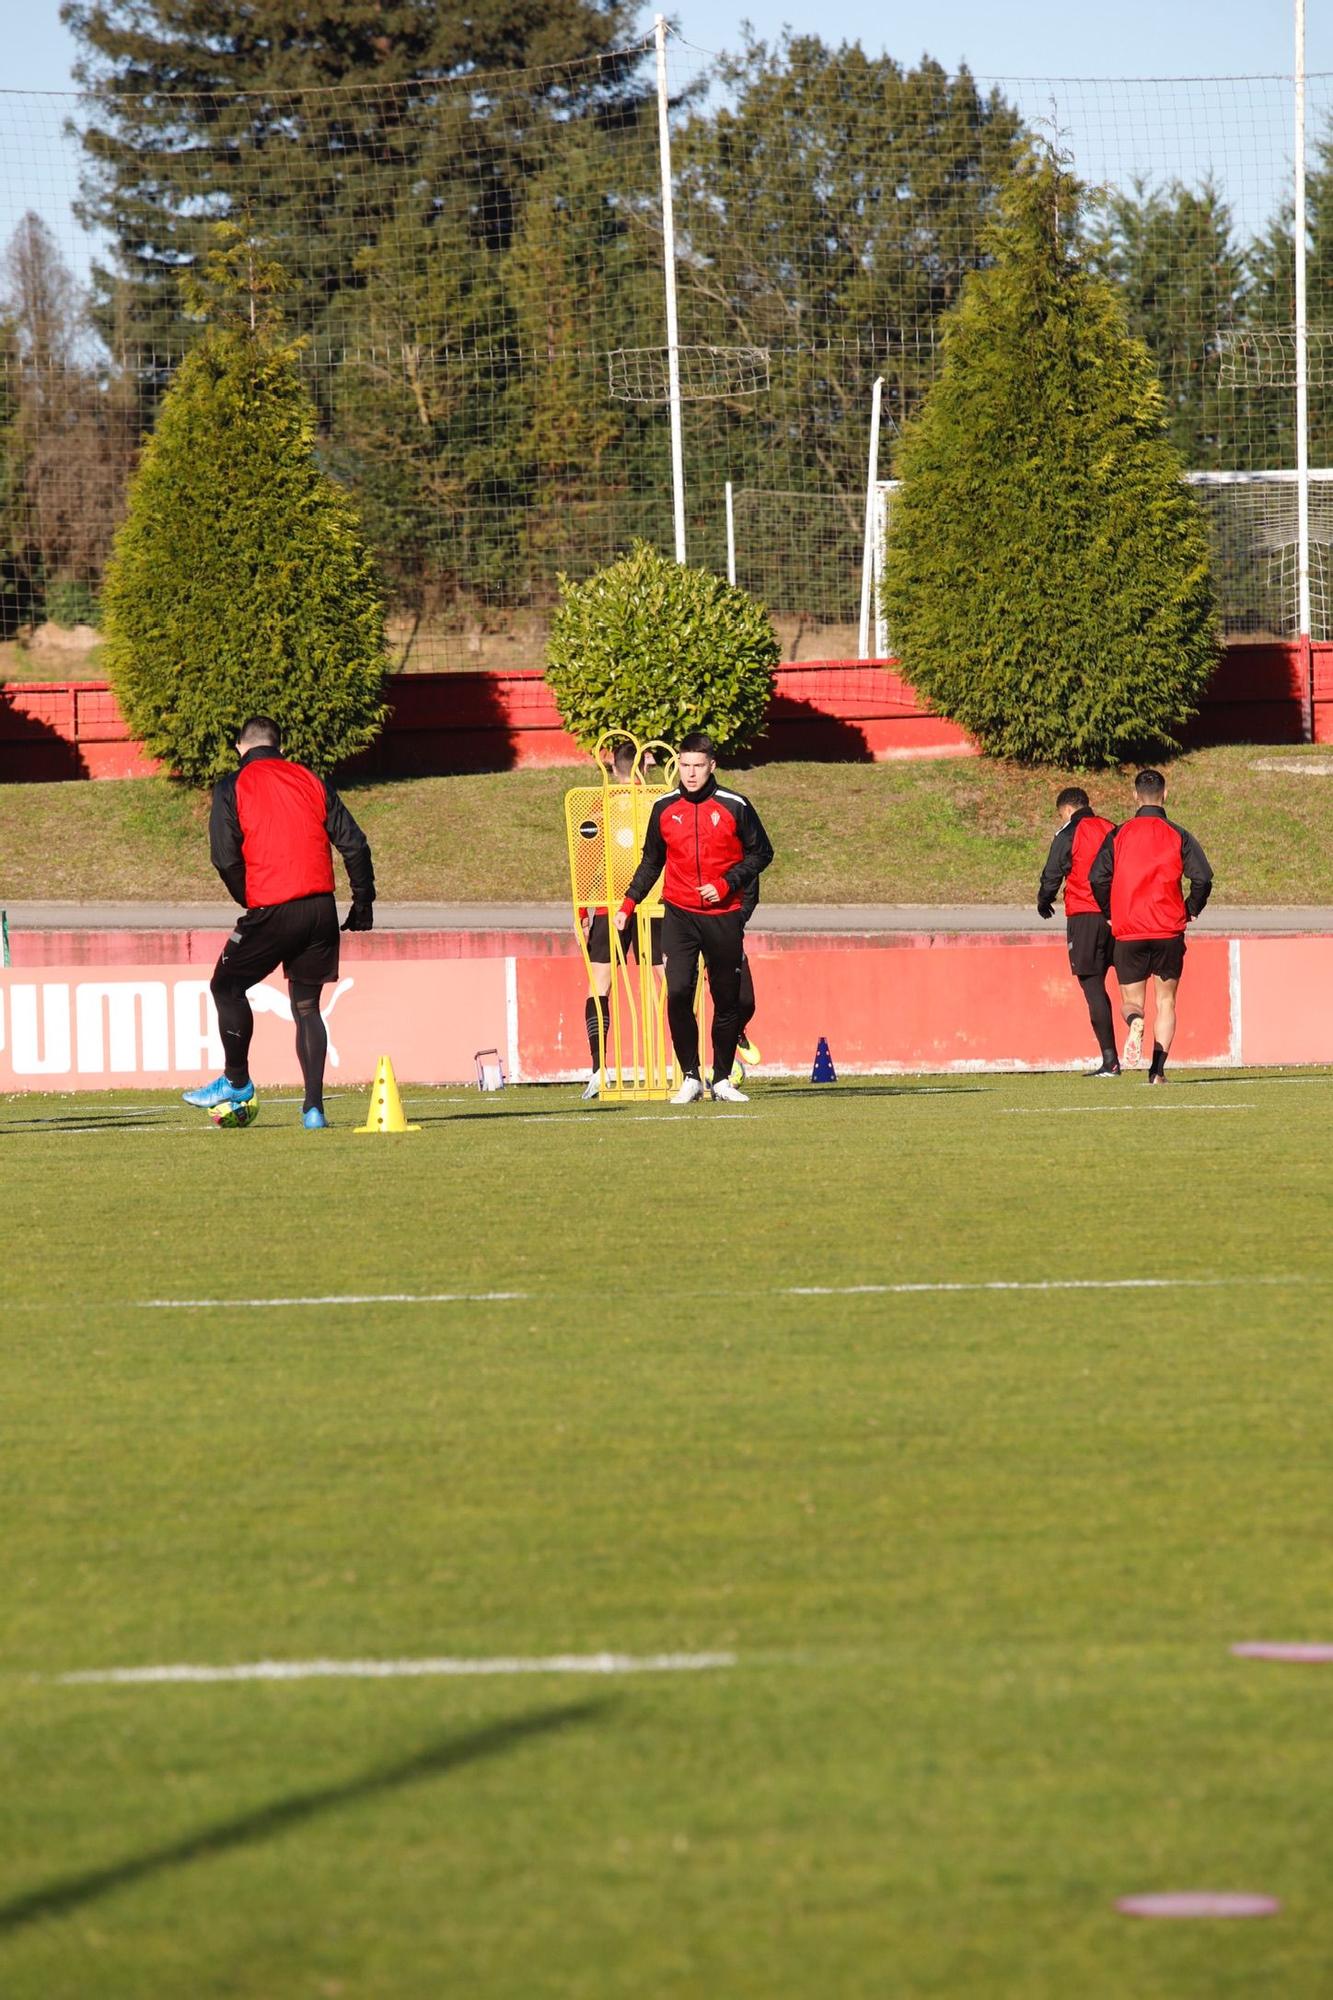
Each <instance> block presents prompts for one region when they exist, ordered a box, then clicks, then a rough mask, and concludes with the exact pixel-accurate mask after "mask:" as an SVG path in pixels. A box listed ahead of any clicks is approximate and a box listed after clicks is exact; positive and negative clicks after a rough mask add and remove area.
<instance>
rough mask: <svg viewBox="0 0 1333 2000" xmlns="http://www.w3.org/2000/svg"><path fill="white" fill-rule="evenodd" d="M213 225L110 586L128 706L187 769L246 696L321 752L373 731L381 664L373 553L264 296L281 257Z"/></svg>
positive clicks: (314, 759) (320, 759) (220, 743)
mask: <svg viewBox="0 0 1333 2000" xmlns="http://www.w3.org/2000/svg"><path fill="white" fill-rule="evenodd" d="M219 230H220V232H221V241H220V243H219V247H218V249H217V251H216V253H215V254H214V255H213V256H211V257H210V258H209V259H208V260H207V262H206V266H205V272H204V275H203V277H202V278H201V279H197V280H196V281H195V285H194V287H192V292H191V302H192V304H193V306H194V308H195V310H196V311H197V312H198V313H199V315H200V316H201V317H203V318H205V319H206V320H207V321H208V322H209V324H208V326H207V329H206V331H205V333H204V335H203V337H202V339H201V340H200V341H199V343H198V344H197V345H196V346H195V347H194V348H193V349H192V350H191V352H190V354H189V355H187V357H186V359H185V361H184V362H183V363H182V364H181V367H180V368H179V370H178V371H177V374H176V377H175V379H174V381H173V382H172V385H171V387H170V389H169V390H168V392H167V394H166V396H165V398H164V399H163V402H162V407H161V410H160V412H159V416H158V421H157V426H156V429H155V430H154V433H153V435H152V437H151V438H150V440H149V442H148V444H147V446H146V447H145V449H144V453H143V457H142V460H141V462H140V465H139V469H138V471H137V473H136V474H135V477H134V480H133V483H132V485H131V489H130V498H129V512H128V515H127V517H126V520H125V522H124V524H123V525H122V527H121V529H120V531H119V533H118V535H117V537H116V545H115V549H114V552H113V555H112V560H111V563H110V565H109V567H108V571H107V578H106V585H105V592H104V603H105V613H106V618H105V629H106V635H107V647H106V658H107V665H108V667H109V669H110V673H111V678H112V681H113V683H114V685H115V688H116V692H117V694H118V696H119V698H120V701H121V705H122V708H123V710H124V713H125V716H126V719H127V721H128V722H129V724H130V727H131V728H132V729H133V730H134V731H135V733H136V734H137V735H138V736H139V737H140V738H141V739H142V740H143V741H144V742H145V743H146V744H147V746H148V748H149V749H150V750H151V751H152V752H153V753H154V754H155V755H157V756H159V757H161V758H162V759H164V761H165V762H167V763H168V764H169V765H170V766H171V767H172V768H173V769H174V770H177V771H179V772H180V773H181V774H182V775H183V776H184V777H186V778H189V779H191V780H193V781H195V782H197V783H203V782H206V781H207V780H208V779H210V778H214V777H216V776H218V775H219V774H220V773H221V772H223V771H225V770H228V769H230V768H231V766H232V763H233V761H234V758H233V752H232V744H233V742H234V739H235V732H236V728H237V726H238V724H239V723H240V722H241V721H242V720H243V719H244V717H245V716H246V715H247V714H249V713H252V712H254V711H262V712H264V713H266V714H269V715H272V716H274V717H275V718H276V720H277V721H278V722H279V723H280V724H281V725H282V731H283V738H284V741H285V743H286V744H287V746H288V747H289V748H290V750H291V752H292V754H293V755H294V756H296V757H299V758H301V759H302V760H303V761H304V762H307V763H309V764H312V765H314V766H315V768H316V769H318V770H325V771H326V770H329V769H330V768H331V767H332V766H333V765H334V764H336V763H337V762H338V761H339V759H341V758H343V757H346V756H349V755H350V754H352V752H354V751H356V750H359V749H362V748H363V747H364V746H365V745H366V744H368V743H369V742H370V741H371V740H372V739H373V737H374V736H375V733H376V731H377V729H378V727H379V723H380V721H381V719H382V715H383V710H382V707H381V701H380V694H381V681H382V676H383V672H384V667H385V654H384V622H383V610H382V606H381V604H380V601H379V593H378V588H377V583H376V578H375V573H374V566H373V564H372V562H371V559H370V557H369V555H368V553H367V550H366V548H365V545H364V542H363V540H362V536H361V532H360V526H359V523H358V521H357V518H356V513H355V510H354V508H353V507H352V505H351V503H350V501H349V500H348V498H347V496H346V494H345V493H344V492H342V491H341V490H340V488H338V487H337V486H335V485H334V484H333V482H332V481H331V480H330V479H329V477H328V475H327V474H326V473H325V472H324V471H323V470H322V468H321V467H320V465H319V464H318V462H317V459H316V456H315V449H314V444H315V411H314V406H313V404H312V402H311V400H310V398H309V396H308V395H307V393H306V392H305V390H304V389H303V387H302V384H301V380H300V377H299V375H298V373H297V370H296V365H295V360H296V357H295V353H294V351H293V347H292V344H291V342H290V341H289V340H288V339H286V338H285V337H284V336H283V334H282V331H281V327H280V323H279V315H278V310H277V307H276V303H275V293H276V292H277V290H278V289H280V286H281V272H280V270H279V268H278V267H276V266H274V265H273V264H272V262H271V261H270V260H268V259H267V258H265V257H264V255H263V254H262V251H261V250H260V249H259V246H257V245H256V244H255V243H254V242H253V241H252V240H247V239H245V238H244V237H242V236H241V234H240V232H239V231H236V230H234V229H231V228H230V227H229V226H228V225H225V224H223V225H219Z"/></svg>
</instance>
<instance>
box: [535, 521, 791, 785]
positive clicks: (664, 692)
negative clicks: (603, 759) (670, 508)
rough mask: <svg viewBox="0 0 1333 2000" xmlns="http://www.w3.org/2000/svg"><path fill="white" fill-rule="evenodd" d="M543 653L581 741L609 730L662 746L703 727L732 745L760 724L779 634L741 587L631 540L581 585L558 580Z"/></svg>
mask: <svg viewBox="0 0 1333 2000" xmlns="http://www.w3.org/2000/svg"><path fill="white" fill-rule="evenodd" d="M546 660H547V664H546V679H547V682H548V683H549V685H550V688H551V691H552V693H553V694H554V696H555V699H556V705H557V706H558V708H559V710H560V717H561V720H562V721H563V723H564V725H565V727H566V729H567V730H568V731H569V733H570V735H571V736H573V737H574V738H575V739H576V740H577V741H578V742H579V743H581V744H582V745H583V746H584V748H585V749H591V748H592V747H593V745H594V744H595V743H596V741H597V739H598V737H599V736H601V735H603V734H604V733H605V732H606V731H607V730H609V729H627V730H630V731H631V732H632V733H633V734H634V735H635V736H637V737H638V738H639V740H640V742H646V741H648V740H649V739H651V738H661V739H662V741H664V742H667V743H677V742H679V740H680V738H681V737H682V736H684V735H686V734H687V733H688V731H690V730H691V729H706V730H707V731H708V733H709V735H710V736H711V737H713V739H714V740H715V742H716V743H717V746H718V749H719V751H723V752H734V751H736V750H740V749H743V748H744V747H745V745H746V744H748V743H751V742H753V740H754V738H755V737H756V736H758V735H759V734H761V732H762V730H763V727H764V718H765V716H766V715H767V713H768V704H769V700H770V697H771V695H772V692H773V668H774V667H775V666H776V665H777V660H778V642H777V637H776V635H775V633H774V631H773V627H772V625H771V624H770V622H769V618H768V613H767V612H766V611H765V610H764V609H763V607H762V605H759V604H756V603H755V601H754V599H753V598H752V597H751V596H749V595H748V593H747V592H745V591H743V590H738V589H736V588H735V586H734V585H732V584H729V583H726V582H724V580H723V579H722V578H721V577H717V576H714V575H713V573H712V572H711V570H706V569H688V568H686V567H685V566H684V565H683V564H680V563H676V562H671V561H669V560H668V558H667V557H666V556H663V555H659V554H658V552H657V550H656V549H654V548H653V547H652V546H651V544H649V543H648V542H636V543H635V544H634V546H633V548H632V549H631V550H630V552H629V554H628V555H627V556H622V557H620V559H619V560H618V561H617V562H613V563H611V564H609V565H608V566H607V568H606V569H602V570H598V572H597V574H596V575H595V576H590V577H589V578H588V580H587V582H586V583H571V582H570V581H569V578H568V577H565V576H562V577H561V579H560V607H559V609H558V611H557V612H556V615H555V619H554V621H553V624H552V627H551V637H550V641H549V644H548V646H547V654H546Z"/></svg>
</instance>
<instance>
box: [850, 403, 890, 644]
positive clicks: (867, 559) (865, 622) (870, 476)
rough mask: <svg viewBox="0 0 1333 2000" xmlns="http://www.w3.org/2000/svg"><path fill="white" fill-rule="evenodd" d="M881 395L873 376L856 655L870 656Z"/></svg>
mask: <svg viewBox="0 0 1333 2000" xmlns="http://www.w3.org/2000/svg"><path fill="white" fill-rule="evenodd" d="M883 397H884V377H883V376H882V375H877V376H876V377H875V387H874V390H873V392H872V394H871V398H870V464H869V468H868V470H867V472H866V530H865V543H864V546H863V548H862V551H861V631H860V636H859V639H858V642H857V643H858V657H859V658H861V659H863V660H868V659H869V658H870V599H871V597H872V595H873V586H874V577H875V486H876V482H877V481H878V479H879V409H880V404H881V402H882V401H883Z"/></svg>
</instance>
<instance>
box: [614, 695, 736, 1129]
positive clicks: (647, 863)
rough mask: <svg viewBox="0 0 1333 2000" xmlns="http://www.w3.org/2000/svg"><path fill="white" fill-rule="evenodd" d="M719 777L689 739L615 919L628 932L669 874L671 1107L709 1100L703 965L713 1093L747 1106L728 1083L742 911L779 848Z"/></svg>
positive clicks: (712, 761) (696, 735)
mask: <svg viewBox="0 0 1333 2000" xmlns="http://www.w3.org/2000/svg"><path fill="white" fill-rule="evenodd" d="M716 772H717V757H716V753H715V751H714V747H713V742H712V738H711V737H709V736H706V735H705V734H704V733H703V731H702V730H694V731H692V732H691V733H690V734H689V735H688V736H687V737H686V738H685V739H684V741H683V742H682V744H681V746H680V761H679V767H678V773H679V783H678V786H677V789H676V790H675V791H672V792H666V793H664V794H663V796H662V797H661V798H660V799H658V801H657V803H656V804H655V805H654V807H653V810H652V814H651V816H650V818H649V821H648V830H647V832H646V834H645V836H644V843H643V854H642V856H641V857H640V860H639V865H638V867H637V868H636V869H635V871H634V877H633V880H632V881H631V882H630V885H629V888H628V890H627V891H626V893H625V900H624V902H623V903H622V905H621V907H620V910H619V911H618V912H617V915H616V928H617V929H618V930H621V931H623V930H624V929H625V926H626V925H627V924H628V922H629V920H630V917H631V915H632V913H633V911H634V908H635V906H636V904H638V903H640V902H641V901H642V900H643V898H644V896H646V895H647V893H648V891H649V890H650V889H651V888H652V886H653V884H654V882H655V881H656V880H657V878H658V876H659V875H661V874H662V872H663V870H664V869H665V871H666V872H665V877H664V880H663V884H662V902H663V905H664V914H663V919H662V949H663V952H664V954H665V957H666V969H667V970H666V984H667V1021H668V1024H669V1025H670V1028H671V1041H672V1046H673V1047H674V1049H675V1052H676V1061H677V1062H678V1063H679V1064H680V1068H681V1074H682V1076H683V1077H684V1082H683V1083H682V1084H681V1087H680V1089H679V1090H678V1091H677V1092H676V1095H675V1096H674V1097H673V1098H672V1100H671V1101H672V1103H673V1104H694V1103H695V1102H696V1101H697V1100H698V1099H699V1098H701V1097H702V1096H703V1094H704V1086H703V1079H702V1077H701V1076H700V1074H699V1024H698V1022H697V1021H696V1019H695V1015H694V992H695V986H696V984H697V981H698V977H699V960H700V958H702V959H703V962H704V965H705V967H706V968H707V972H708V990H709V992H710V994H711V995H712V1000H713V1077H714V1083H713V1089H712V1095H713V1096H714V1097H715V1098H717V1099H718V1100H719V1102H721V1103H723V1104H744V1103H746V1101H747V1100H746V1097H745V1094H744V1092H743V1091H740V1090H738V1089H737V1088H736V1085H735V1084H734V1083H733V1082H732V1081H731V1068H732V1064H733V1063H734V1061H735V1059H736V1042H737V1037H738V1035H739V1032H740V1004H741V965H742V960H743V958H744V951H745V936H744V931H745V914H746V911H745V905H746V900H747V892H748V891H749V889H750V888H751V887H752V885H753V884H754V883H756V882H757V881H758V879H759V876H760V875H761V874H762V872H763V870H764V869H765V868H767V866H768V864H769V862H770V861H771V860H772V859H773V845H772V842H771V841H770V840H769V837H768V835H767V834H766V833H765V832H764V828H763V824H762V822H761V820H760V818H759V815H758V813H757V812H756V811H755V809H754V807H753V806H752V805H751V804H750V801H749V800H748V799H746V798H743V797H742V796H741V794H740V793H739V792H733V791H728V790H724V789H723V788H722V787H721V786H720V785H719V784H718V782H717V776H716Z"/></svg>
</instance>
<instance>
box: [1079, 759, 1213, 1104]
mask: <svg viewBox="0 0 1333 2000" xmlns="http://www.w3.org/2000/svg"><path fill="white" fill-rule="evenodd" d="M1134 798H1135V802H1136V804H1137V807H1138V810H1137V811H1136V813H1135V814H1134V817H1133V819H1129V820H1126V821H1125V824H1124V825H1123V826H1119V827H1116V828H1115V829H1114V831H1113V832H1111V833H1108V834H1107V836H1106V838H1105V840H1104V841H1103V842H1102V845H1101V847H1100V849H1099V850H1098V854H1097V858H1096V860H1095V861H1094V862H1093V864H1092V868H1091V871H1090V874H1089V878H1088V879H1089V882H1090V884H1091V887H1092V893H1093V895H1094V896H1095V897H1096V898H1097V901H1098V904H1099V905H1100V906H1101V909H1102V910H1103V912H1104V913H1105V914H1106V916H1108V917H1109V918H1110V921H1111V931H1112V934H1113V935H1114V938H1115V957H1114V964H1115V976H1116V978H1117V979H1118V981H1119V982H1120V1004H1121V1007H1122V1009H1123V1011H1124V1016H1125V1020H1126V1022H1127V1023H1128V1027H1129V1033H1128V1034H1127V1035H1126V1037H1125V1053H1124V1060H1125V1061H1126V1062H1129V1063H1136V1062H1137V1061H1138V1059H1139V1056H1140V1054H1141V1052H1142V1049H1143V1009H1144V1004H1145V1001H1146V998H1147V990H1148V980H1149V978H1150V977H1151V978H1152V979H1153V980H1154V981H1155V992H1156V1000H1157V1009H1156V1023H1155V1028H1154V1034H1155V1039H1154V1042H1153V1052H1152V1063H1151V1065H1150V1067H1149V1070H1148V1081H1149V1083H1165V1082H1166V1059H1167V1057H1168V1055H1169V1054H1170V1053H1171V1044H1172V1042H1173V1040H1174V1039H1175V1033H1176V989H1177V988H1178V986H1179V985H1180V978H1181V974H1182V973H1183V971H1184V969H1185V928H1186V925H1188V924H1190V923H1192V922H1193V921H1194V919H1195V918H1196V917H1198V916H1200V915H1202V913H1203V909H1204V905H1205V904H1206V903H1207V901H1208V898H1209V896H1210V895H1211V894H1212V888H1213V871H1212V867H1211V865H1210V864H1209V860H1208V856H1207V855H1206V854H1205V853H1204V851H1203V849H1202V848H1201V847H1200V845H1199V843H1198V841H1197V840H1196V839H1195V838H1194V835H1193V834H1192V833H1188V832H1187V831H1186V830H1185V828H1184V827H1183V826H1176V825H1175V824H1174V823H1173V822H1172V821H1171V820H1169V819H1168V818H1167V816H1166V806H1165V801H1166V779H1165V778H1164V777H1163V776H1162V774H1161V772H1160V771H1140V772H1139V774H1138V776H1137V778H1135V780H1134ZM1182 876H1184V877H1185V878H1186V879H1187V880H1188V882H1189V885H1190V892H1189V895H1188V897H1186V896H1183V895H1182V894H1181V890H1180V883H1181V877H1182Z"/></svg>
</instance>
